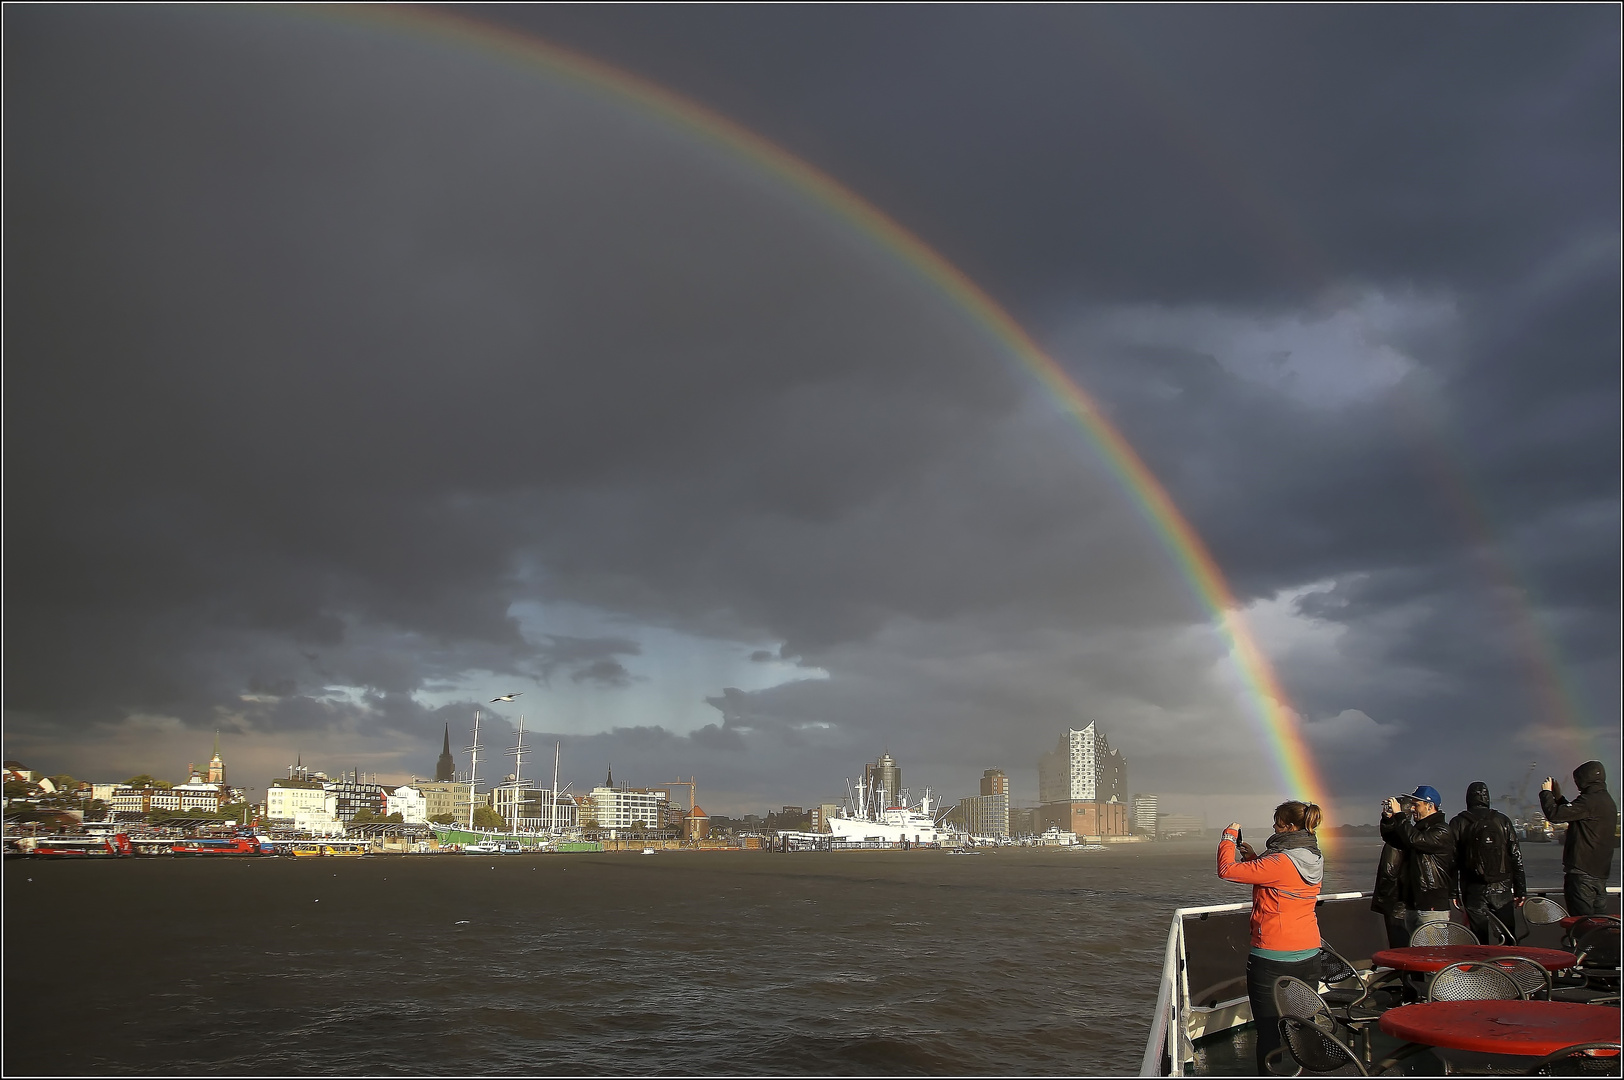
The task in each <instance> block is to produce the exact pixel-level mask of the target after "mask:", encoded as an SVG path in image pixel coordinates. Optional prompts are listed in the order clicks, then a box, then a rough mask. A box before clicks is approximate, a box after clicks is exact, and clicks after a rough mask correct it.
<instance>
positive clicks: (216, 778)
mask: <svg viewBox="0 0 1624 1080" xmlns="http://www.w3.org/2000/svg"><path fill="white" fill-rule="evenodd" d="M225 782H226V763H225V762H224V761H223V760H221V758H220V731H219V729H218V728H216V729H215V732H214V756H213V757H211V758H209V783H211V784H220V785H222V786H224V784H225Z"/></svg>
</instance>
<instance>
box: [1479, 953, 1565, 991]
mask: <svg viewBox="0 0 1624 1080" xmlns="http://www.w3.org/2000/svg"><path fill="white" fill-rule="evenodd" d="M1487 962H1488V963H1490V964H1493V965H1494V966H1495V967H1497V968H1499V969H1500V970H1501V971H1503V972H1505V973H1506V974H1507V975H1510V976H1511V981H1512V982H1514V983H1516V984H1517V989H1519V990H1521V991H1522V995H1523V997H1525V998H1528V999H1529V1000H1530V1001H1532V1000H1533V999H1535V998H1548V997H1550V996H1551V973H1550V972H1548V971H1546V970H1545V968H1544V967H1542V966H1541V965H1539V964H1536V963H1534V961H1532V960H1530V959H1528V957H1526V956H1497V957H1495V958H1494V959H1492V960H1489V961H1487Z"/></svg>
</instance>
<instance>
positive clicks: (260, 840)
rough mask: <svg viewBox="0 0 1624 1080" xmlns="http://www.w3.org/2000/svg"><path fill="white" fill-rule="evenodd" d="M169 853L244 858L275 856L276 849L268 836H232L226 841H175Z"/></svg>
mask: <svg viewBox="0 0 1624 1080" xmlns="http://www.w3.org/2000/svg"><path fill="white" fill-rule="evenodd" d="M169 853H170V854H171V855H198V856H212V857H214V858H231V857H235V858H245V857H256V856H260V855H275V854H276V847H275V846H274V845H273V844H272V843H271V838H270V837H268V836H233V837H231V838H229V839H226V840H177V841H175V844H174V846H173V847H171V848H170V849H169Z"/></svg>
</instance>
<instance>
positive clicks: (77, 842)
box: [7, 833, 135, 859]
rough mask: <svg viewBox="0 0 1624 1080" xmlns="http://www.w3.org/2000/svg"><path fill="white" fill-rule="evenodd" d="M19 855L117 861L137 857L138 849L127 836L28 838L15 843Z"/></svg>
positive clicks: (11, 851)
mask: <svg viewBox="0 0 1624 1080" xmlns="http://www.w3.org/2000/svg"><path fill="white" fill-rule="evenodd" d="M15 845H16V846H15V850H14V851H13V850H12V849H9V848H8V851H7V854H18V855H22V856H25V857H27V858H34V859H117V858H123V857H126V856H133V855H134V854H135V848H134V847H133V846H132V845H131V844H130V838H129V836H128V835H126V834H125V833H117V834H115V835H113V836H107V837H101V836H37V837H36V836H25V837H21V838H19V839H18V840H16V841H15Z"/></svg>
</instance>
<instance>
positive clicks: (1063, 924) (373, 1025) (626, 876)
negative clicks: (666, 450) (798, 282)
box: [4, 840, 1560, 1075]
mask: <svg viewBox="0 0 1624 1080" xmlns="http://www.w3.org/2000/svg"><path fill="white" fill-rule="evenodd" d="M1212 846H1213V845H1212V844H1210V843H1202V844H1199V845H1197V844H1193V843H1192V844H1134V845H1121V846H1116V847H1113V848H1111V849H1109V850H1106V851H1060V850H1052V849H1036V848H1014V849H1004V850H1001V851H995V852H989V853H986V854H981V855H974V856H950V855H947V854H944V853H940V852H922V851H912V852H850V853H841V854H830V853H796V854H788V855H782V854H774V855H768V854H762V853H758V852H750V853H742V852H741V853H733V852H717V853H692V854H688V853H679V852H670V853H662V854H659V855H655V856H639V855H633V854H613V855H610V854H602V855H553V856H508V857H497V858H492V857H485V858H478V857H472V856H417V857H413V856H395V857H378V858H371V859H364V860H356V861H347V860H336V859H297V860H295V859H243V860H225V861H221V862H205V861H198V860H178V859H177V860H170V859H146V860H120V861H117V862H105V863H70V862H37V861H31V860H30V861H20V862H19V861H14V862H10V863H8V864H7V865H6V867H5V872H4V895H5V991H6V993H5V1014H4V1024H5V1039H4V1069H5V1072H6V1074H7V1075H15V1074H18V1073H43V1074H81V1073H92V1074H96V1073H183V1074H198V1073H211V1074H212V1073H226V1074H238V1075H241V1074H268V1073H276V1074H291V1073H343V1074H353V1073H368V1074H377V1073H407V1074H416V1075H423V1074H441V1075H451V1074H469V1073H588V1074H628V1073H636V1074H675V1075H696V1074H709V1075H715V1074H733V1075H738V1074H778V1075H784V1074H808V1073H836V1074H872V1073H907V1074H966V1073H972V1074H989V1073H993V1074H1076V1073H1131V1072H1133V1071H1134V1070H1135V1069H1136V1068H1137V1066H1138V1061H1139V1055H1140V1054H1141V1052H1142V1050H1143V1047H1144V1041H1145V1035H1146V1031H1147V1028H1148V1025H1149V1020H1150V1011H1151V1008H1152V1006H1153V1004H1154V1000H1155V988H1156V975H1157V972H1158V970H1159V964H1160V960H1161V951H1162V947H1163V944H1164V942H1165V940H1166V933H1167V926H1168V920H1169V918H1170V916H1171V913H1172V911H1173V909H1174V908H1175V907H1179V906H1184V905H1189V904H1196V903H1213V902H1223V901H1227V900H1244V899H1246V898H1247V896H1248V892H1247V890H1245V889H1244V888H1241V887H1237V886H1232V885H1228V884H1226V883H1224V882H1221V881H1218V880H1217V879H1216V878H1215V877H1214V875H1213V866H1212ZM1378 850H1379V843H1378V842H1375V841H1369V840H1345V841H1343V842H1342V844H1341V849H1340V851H1339V852H1338V854H1337V856H1336V857H1335V858H1334V859H1333V860H1332V861H1331V863H1330V865H1329V868H1328V871H1329V872H1328V879H1327V886H1328V889H1329V890H1353V889H1361V888H1364V889H1368V888H1369V885H1370V878H1371V875H1372V871H1373V868H1374V865H1375V860H1376V854H1377V852H1378ZM1530 850H1531V863H1532V866H1531V873H1530V880H1531V882H1532V883H1535V884H1542V883H1547V882H1551V883H1554V882H1557V881H1559V880H1560V864H1559V861H1558V858H1559V857H1558V853H1557V852H1556V851H1555V850H1554V849H1549V848H1547V849H1545V850H1534V849H1530ZM1547 862H1548V863H1550V866H1546V865H1545V864H1546V863H1547Z"/></svg>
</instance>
